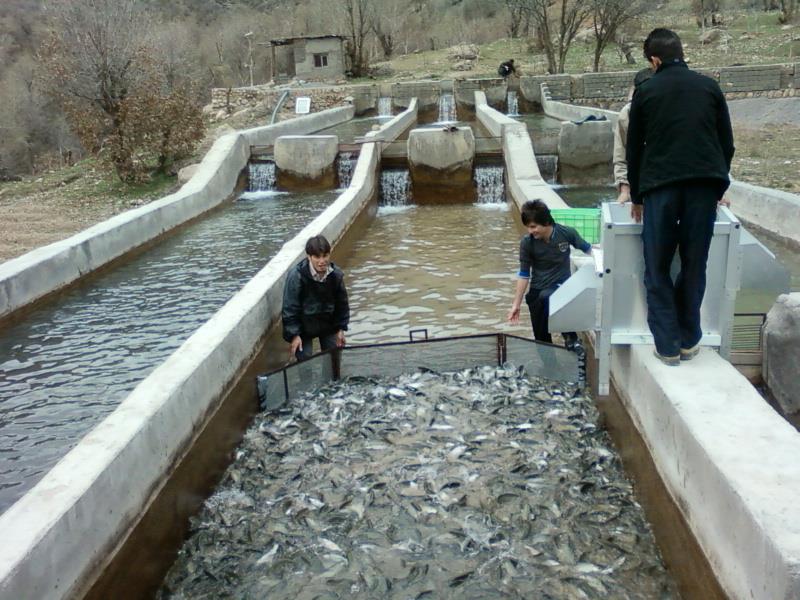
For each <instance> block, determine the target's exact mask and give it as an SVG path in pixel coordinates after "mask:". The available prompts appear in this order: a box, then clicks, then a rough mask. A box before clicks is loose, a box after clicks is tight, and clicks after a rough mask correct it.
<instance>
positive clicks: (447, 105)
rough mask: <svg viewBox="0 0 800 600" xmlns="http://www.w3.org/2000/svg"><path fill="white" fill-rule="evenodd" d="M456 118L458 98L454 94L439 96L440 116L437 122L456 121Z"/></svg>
mask: <svg viewBox="0 0 800 600" xmlns="http://www.w3.org/2000/svg"><path fill="white" fill-rule="evenodd" d="M456 120H457V118H456V99H455V97H454V96H453V94H442V95H441V96H439V118H438V119H437V120H436V122H437V123H454V122H455V121H456Z"/></svg>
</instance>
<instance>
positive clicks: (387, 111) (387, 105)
mask: <svg viewBox="0 0 800 600" xmlns="http://www.w3.org/2000/svg"><path fill="white" fill-rule="evenodd" d="M378 116H379V117H391V116H392V99H391V98H390V97H382V98H378Z"/></svg>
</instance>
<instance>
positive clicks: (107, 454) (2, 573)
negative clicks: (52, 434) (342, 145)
mask: <svg viewBox="0 0 800 600" xmlns="http://www.w3.org/2000/svg"><path fill="white" fill-rule="evenodd" d="M375 133H376V134H377V135H380V133H381V132H380V131H378V132H375ZM398 134H399V132H398ZM379 160H380V153H379V150H378V147H377V144H375V143H368V144H364V146H363V148H362V151H361V153H360V155H359V159H358V162H357V164H356V168H355V170H354V173H353V179H352V183H351V185H350V187H349V188H348V189H347V190H345V192H344V193H342V194H341V195H340V196H339V197H338V198H337V200H336V201H335V202H334V203H333V204H332V205H331V206H329V207H328V208H327V209H326V210H325V211H323V212H322V213H321V214H320V215H319V216H318V217H317V218H316V219H314V220H313V221H312V222H311V223H310V224H309V225H308V226H306V227H305V228H304V229H303V230H302V231H300V232H299V233H298V234H297V235H296V236H295V237H294V238H293V239H292V240H290V241H289V242H287V243H286V244H285V245H284V246H283V247H282V248H281V250H280V251H279V252H278V254H277V255H276V256H275V257H273V259H272V260H270V261H269V262H268V263H267V265H266V266H265V267H264V268H263V269H262V270H261V271H260V272H259V273H257V274H256V275H255V276H254V277H253V278H252V279H251V280H250V281H249V282H248V283H247V284H245V286H244V287H243V288H242V289H241V290H240V291H239V292H238V293H237V294H236V295H235V296H234V297H233V298H231V300H229V301H228V302H227V303H226V304H225V305H224V306H223V307H222V308H221V309H220V310H219V311H218V312H217V313H216V314H215V315H214V316H213V317H212V318H211V319H210V320H209V321H208V322H206V323H205V324H204V325H202V326H201V327H200V328H199V329H198V330H197V331H196V332H195V333H194V334H193V335H192V336H191V337H190V338H189V339H188V340H186V342H184V343H183V344H182V345H181V346H180V348H178V349H177V350H176V351H175V352H174V353H173V354H172V355H171V356H170V357H169V358H168V359H167V360H166V361H165V362H164V363H162V364H161V365H160V366H159V367H157V368H156V369H155V370H154V371H153V372H152V373H151V374H150V376H148V377H147V378H146V379H145V380H144V381H142V382H141V383H140V384H139V385H138V386H137V387H136V388H135V389H134V391H133V392H131V394H130V395H129V396H128V397H127V398H126V399H125V400H124V401H123V402H122V403H121V404H120V406H119V407H118V408H117V409H116V410H115V411H114V412H113V413H111V414H110V415H109V416H108V417H107V418H106V419H105V420H103V421H102V422H101V423H100V424H98V425H97V426H96V427H95V428H94V429H92V430H91V431H90V432H89V433H88V434H87V435H86V436H85V437H84V438H83V439H82V440H81V442H80V443H79V444H78V445H77V446H76V447H75V448H74V449H73V450H72V451H70V452H69V453H68V454H67V455H66V456H65V457H64V458H63V459H62V460H61V461H59V462H58V464H56V466H55V467H54V468H53V469H51V471H50V472H48V473H47V475H45V477H44V478H43V479H42V480H41V481H40V482H39V483H38V484H37V485H36V486H34V487H33V488H32V489H31V490H30V491H29V492H28V493H27V494H26V495H25V496H23V497H22V498H21V499H20V500H19V501H18V502H16V503H15V504H14V505H12V506H11V507H10V508H9V509H8V510H7V511H6V512H5V513H3V514H2V515H0V538H2V539H3V540H4V542H5V543H4V544H2V545H0V599H3V600H6V599H8V600H12V599H13V600H16V599H17V598H22V597H48V598H66V597H70V596H71V595H73V594H75V593H77V592H78V591H79V590H81V589H84V587H85V586H86V584H87V582H90V581H91V580H92V579H93V578H94V577H95V576H96V575H97V574H96V573H95V572H94V570H95V569H97V568H98V565H100V564H102V563H103V561H104V560H105V559H106V558H107V555H108V554H109V553H110V552H112V551H113V550H114V548H115V546H116V544H117V541H118V540H120V539H122V538H123V537H124V535H125V533H126V532H127V531H128V530H129V529H130V528H131V527H132V526H133V525H134V524H135V522H136V521H137V518H138V515H139V513H140V511H141V510H142V508H143V507H144V506H146V505H147V502H148V500H149V498H150V496H151V494H153V493H154V491H156V490H157V489H158V487H159V485H160V484H161V483H162V482H163V480H164V479H165V478H166V477H167V476H168V473H169V471H170V469H171V467H172V465H173V464H174V463H175V461H176V460H177V459H178V458H179V457H180V455H181V454H182V452H183V451H184V450H185V448H186V446H187V444H189V443H191V440H192V439H193V436H194V434H195V432H196V431H198V430H199V429H201V427H202V424H203V423H204V421H205V419H206V417H207V415H209V414H211V413H212V412H213V411H214V410H215V408H216V403H217V402H218V399H219V398H221V397H222V396H223V394H224V391H225V389H226V387H227V385H228V384H229V382H230V381H232V380H233V379H234V378H235V377H236V375H237V373H238V372H239V370H240V369H241V368H242V366H243V365H245V364H246V363H247V361H248V360H249V359H250V358H251V354H252V352H253V349H254V348H255V347H256V346H257V344H258V342H259V340H260V338H261V335H262V334H263V331H264V330H265V329H266V328H267V327H268V326H269V325H270V324H271V323H274V322H275V321H277V319H278V318H279V316H280V311H281V305H282V295H283V282H284V279H285V277H286V274H287V272H288V270H289V269H290V268H292V267H293V266H294V265H295V264H296V262H297V261H298V260H300V258H302V257H303V256H304V253H305V241H306V240H307V239H308V237H310V236H312V235H318V234H322V235H325V236H326V237H327V238H328V239H330V240H331V241H333V242H335V241H337V240H339V239H341V237H342V236H343V235H344V233H345V232H346V231H347V229H348V227H349V226H350V224H351V223H352V222H353V221H354V220H355V219H356V217H358V215H359V214H360V213H361V212H362V210H363V209H364V207H365V206H366V204H367V203H369V201H370V200H371V199H372V198H373V197H374V194H375V193H376V192H377V181H378V168H379Z"/></svg>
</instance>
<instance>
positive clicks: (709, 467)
mask: <svg viewBox="0 0 800 600" xmlns="http://www.w3.org/2000/svg"><path fill="white" fill-rule="evenodd" d="M611 358H612V360H611V372H612V377H613V383H614V385H615V387H616V388H617V389H618V391H619V392H620V396H621V397H622V400H623V403H624V404H625V407H626V409H627V411H628V413H629V414H630V416H631V418H632V419H633V421H634V423H635V424H636V426H637V429H638V430H639V432H640V433H641V434H642V436H643V437H644V439H645V440H646V442H647V445H648V447H649V449H650V452H651V454H652V457H653V460H654V462H655V464H656V467H657V469H658V471H659V474H660V476H661V479H662V480H663V481H664V483H665V485H666V486H667V488H668V490H669V492H670V494H671V495H672V497H673V499H674V500H675V502H676V504H677V506H678V507H680V509H681V512H682V513H683V516H684V517H685V519H686V521H687V523H688V524H689V527H690V528H691V530H692V532H693V533H694V536H695V537H696V539H697V541H698V542H699V544H700V546H701V547H702V549H703V552H704V553H705V555H706V557H707V558H708V560H709V562H710V564H711V567H712V568H713V570H714V572H715V573H716V575H717V578H718V580H719V582H720V584H721V585H722V587H723V589H724V590H725V591H726V593H727V594H728V595H729V596H730V597H731V598H733V599H736V600H745V599H748V600H789V599H791V598H800V518H798V508H797V502H798V498H800V460H798V456H800V435H798V433H797V431H796V430H795V429H794V428H793V427H792V426H791V425H790V424H789V423H787V422H786V421H785V420H783V419H782V418H781V417H780V416H779V415H778V414H777V413H776V412H775V411H774V410H772V408H770V406H769V405H768V404H767V403H766V402H765V401H764V399H763V398H761V396H760V395H759V394H758V392H757V391H756V390H755V389H754V388H753V387H752V386H751V385H750V383H749V382H748V381H747V380H746V379H745V378H744V376H742V375H741V374H740V373H739V372H738V371H737V370H736V369H735V368H734V367H733V366H732V365H731V364H730V363H728V362H727V361H725V360H723V359H722V358H720V356H719V355H718V354H717V353H716V352H714V351H713V350H711V349H703V350H701V352H700V355H699V356H698V357H697V358H695V359H694V360H693V361H691V362H688V363H682V364H681V366H680V367H679V368H678V369H675V368H674V367H667V366H666V365H663V364H662V363H661V362H660V361H658V360H657V359H656V358H655V357H654V356H653V354H652V347H651V346H631V347H619V346H615V347H614V348H613V349H612V357H611Z"/></svg>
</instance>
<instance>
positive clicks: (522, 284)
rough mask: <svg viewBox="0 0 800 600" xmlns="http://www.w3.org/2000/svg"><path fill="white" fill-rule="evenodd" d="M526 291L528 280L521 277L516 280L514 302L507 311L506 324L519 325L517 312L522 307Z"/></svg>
mask: <svg viewBox="0 0 800 600" xmlns="http://www.w3.org/2000/svg"><path fill="white" fill-rule="evenodd" d="M527 290H528V278H527V277H525V278H523V277H522V276H520V277H519V279H517V287H516V290H515V291H514V301H513V302H512V303H511V310H509V311H508V322H509V323H514V324H516V323H519V311H520V307H521V306H522V298H523V296H525V292H526V291H527Z"/></svg>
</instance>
